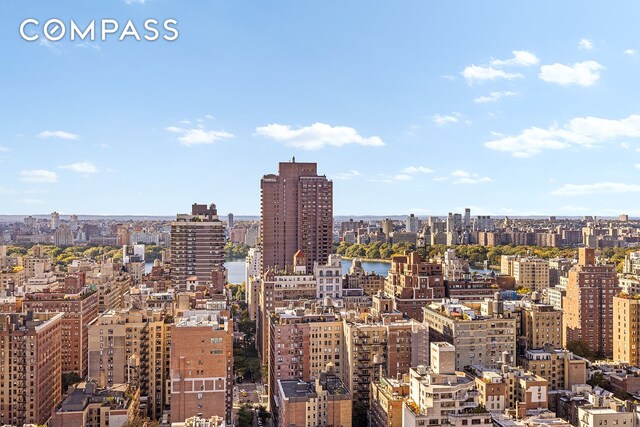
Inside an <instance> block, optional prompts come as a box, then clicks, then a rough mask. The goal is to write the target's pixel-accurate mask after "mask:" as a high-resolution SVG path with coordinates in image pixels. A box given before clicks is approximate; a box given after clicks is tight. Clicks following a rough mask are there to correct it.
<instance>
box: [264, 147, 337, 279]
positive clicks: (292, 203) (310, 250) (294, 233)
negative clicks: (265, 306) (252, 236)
mask: <svg viewBox="0 0 640 427" xmlns="http://www.w3.org/2000/svg"><path fill="white" fill-rule="evenodd" d="M317 170H318V165H317V164H316V163H296V161H295V158H294V159H293V160H292V161H291V162H286V163H280V164H279V167H278V174H277V175H274V174H269V175H265V176H263V177H262V180H261V182H260V188H261V193H262V222H261V228H260V237H261V242H262V249H263V252H262V253H263V262H262V271H263V272H264V271H266V270H267V269H268V268H269V267H275V269H276V270H282V269H284V268H285V266H286V265H289V264H291V263H292V262H293V255H294V254H295V253H296V252H297V251H298V250H302V252H303V253H304V254H305V255H306V257H307V271H309V272H310V271H312V268H313V263H314V262H315V261H317V262H318V263H320V264H324V263H326V262H327V260H328V258H329V254H330V253H331V245H332V236H333V183H332V182H331V181H329V180H328V179H327V177H326V176H318V173H317Z"/></svg>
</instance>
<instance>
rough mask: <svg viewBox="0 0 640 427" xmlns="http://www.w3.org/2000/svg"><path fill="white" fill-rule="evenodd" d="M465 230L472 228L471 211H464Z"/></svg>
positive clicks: (466, 209) (468, 209) (467, 209)
mask: <svg viewBox="0 0 640 427" xmlns="http://www.w3.org/2000/svg"><path fill="white" fill-rule="evenodd" d="M462 225H463V227H464V228H469V227H470V226H471V209H470V208H465V209H464V220H463V222H462Z"/></svg>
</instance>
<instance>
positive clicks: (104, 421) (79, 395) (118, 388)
mask: <svg viewBox="0 0 640 427" xmlns="http://www.w3.org/2000/svg"><path fill="white" fill-rule="evenodd" d="M139 398H140V395H139V391H138V390H137V389H131V387H130V386H129V385H127V384H116V385H113V386H112V387H107V388H104V387H98V384H96V383H95V382H83V383H80V384H78V385H77V386H76V387H75V388H74V389H73V391H71V393H69V395H68V396H67V397H66V398H65V399H64V400H63V401H62V403H61V404H60V405H58V407H56V409H55V412H54V413H53V416H52V417H51V424H50V425H51V427H65V426H72V425H73V426H84V427H103V426H110V425H123V424H126V423H128V422H129V421H131V420H132V419H133V418H134V417H135V416H136V415H137V414H138V399H139Z"/></svg>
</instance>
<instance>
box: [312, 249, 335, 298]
mask: <svg viewBox="0 0 640 427" xmlns="http://www.w3.org/2000/svg"><path fill="white" fill-rule="evenodd" d="M313 270H314V271H313V272H314V274H315V276H316V282H317V286H316V298H319V299H322V298H327V297H329V298H332V299H338V298H342V258H341V257H340V255H335V254H332V255H329V260H328V261H327V263H326V264H325V265H318V263H317V262H316V263H315V264H314V266H313Z"/></svg>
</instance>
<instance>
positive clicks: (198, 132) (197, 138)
mask: <svg viewBox="0 0 640 427" xmlns="http://www.w3.org/2000/svg"><path fill="white" fill-rule="evenodd" d="M233 137H234V136H233V134H231V133H229V132H225V131H223V130H221V131H219V130H204V129H187V130H186V132H184V133H183V135H182V136H180V137H178V141H180V143H181V144H182V145H186V146H191V145H200V144H214V143H215V142H217V141H223V140H226V139H231V138H233Z"/></svg>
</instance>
